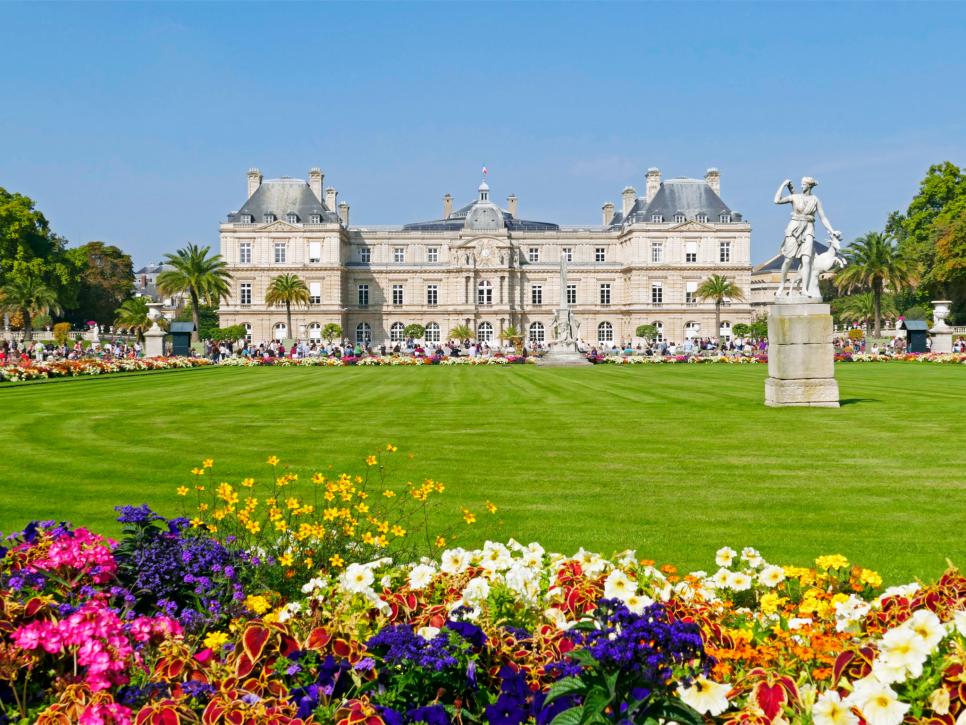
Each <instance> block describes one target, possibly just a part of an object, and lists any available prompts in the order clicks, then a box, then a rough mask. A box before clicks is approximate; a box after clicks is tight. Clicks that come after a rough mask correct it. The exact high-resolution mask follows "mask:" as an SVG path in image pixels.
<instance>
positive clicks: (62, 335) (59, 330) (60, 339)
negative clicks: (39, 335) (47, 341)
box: [54, 322, 70, 345]
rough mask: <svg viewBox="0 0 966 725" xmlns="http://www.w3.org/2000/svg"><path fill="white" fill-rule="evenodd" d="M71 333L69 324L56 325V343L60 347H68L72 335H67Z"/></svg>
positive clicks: (59, 323) (60, 323)
mask: <svg viewBox="0 0 966 725" xmlns="http://www.w3.org/2000/svg"><path fill="white" fill-rule="evenodd" d="M69 332H70V323H69V322H58V323H57V324H56V325H54V342H56V343H57V344H58V345H66V344H67V343H68V342H69V341H70V335H68V334H67V333H69Z"/></svg>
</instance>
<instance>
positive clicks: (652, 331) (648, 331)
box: [634, 325, 657, 340]
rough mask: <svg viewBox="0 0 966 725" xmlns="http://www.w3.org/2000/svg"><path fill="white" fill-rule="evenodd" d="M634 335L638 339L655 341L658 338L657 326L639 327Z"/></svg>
mask: <svg viewBox="0 0 966 725" xmlns="http://www.w3.org/2000/svg"><path fill="white" fill-rule="evenodd" d="M634 334H635V335H636V336H637V337H643V338H644V339H645V340H653V339H655V338H656V337H657V325H638V326H637V329H636V330H634Z"/></svg>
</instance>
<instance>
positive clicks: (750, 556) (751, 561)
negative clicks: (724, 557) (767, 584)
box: [741, 546, 765, 569]
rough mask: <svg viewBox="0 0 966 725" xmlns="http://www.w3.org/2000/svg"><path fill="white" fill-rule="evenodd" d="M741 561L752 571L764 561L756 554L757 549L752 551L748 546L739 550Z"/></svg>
mask: <svg viewBox="0 0 966 725" xmlns="http://www.w3.org/2000/svg"><path fill="white" fill-rule="evenodd" d="M741 560H742V561H746V562H748V566H750V567H751V568H752V569H757V568H758V567H760V566H761V565H762V564H764V563H765V560H764V559H762V558H761V554H759V553H758V550H757V549H753V548H751V547H750V546H746V547H745V548H744V549H742V550H741Z"/></svg>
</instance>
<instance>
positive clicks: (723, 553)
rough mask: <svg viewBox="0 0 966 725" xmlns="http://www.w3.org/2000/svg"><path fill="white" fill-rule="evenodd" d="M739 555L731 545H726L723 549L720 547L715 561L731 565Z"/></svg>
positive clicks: (719, 563)
mask: <svg viewBox="0 0 966 725" xmlns="http://www.w3.org/2000/svg"><path fill="white" fill-rule="evenodd" d="M736 556H738V552H736V551H735V550H734V549H732V548H731V547H730V546H726V547H724V548H723V549H718V551H717V552H716V553H715V555H714V563H715V564H717V565H718V566H723V567H729V566H731V563H732V562H733V561H734V560H735V557H736Z"/></svg>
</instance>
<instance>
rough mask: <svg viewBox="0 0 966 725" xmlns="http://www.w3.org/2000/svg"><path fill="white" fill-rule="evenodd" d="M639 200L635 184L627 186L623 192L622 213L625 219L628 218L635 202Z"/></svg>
mask: <svg viewBox="0 0 966 725" xmlns="http://www.w3.org/2000/svg"><path fill="white" fill-rule="evenodd" d="M636 200H637V189H635V188H634V187H633V186H625V187H624V191H623V192H622V193H621V201H622V202H623V203H622V205H621V213H622V214H623V215H624V219H627V214H628V212H630V210H631V209H632V208H633V207H634V202H635V201H636Z"/></svg>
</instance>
